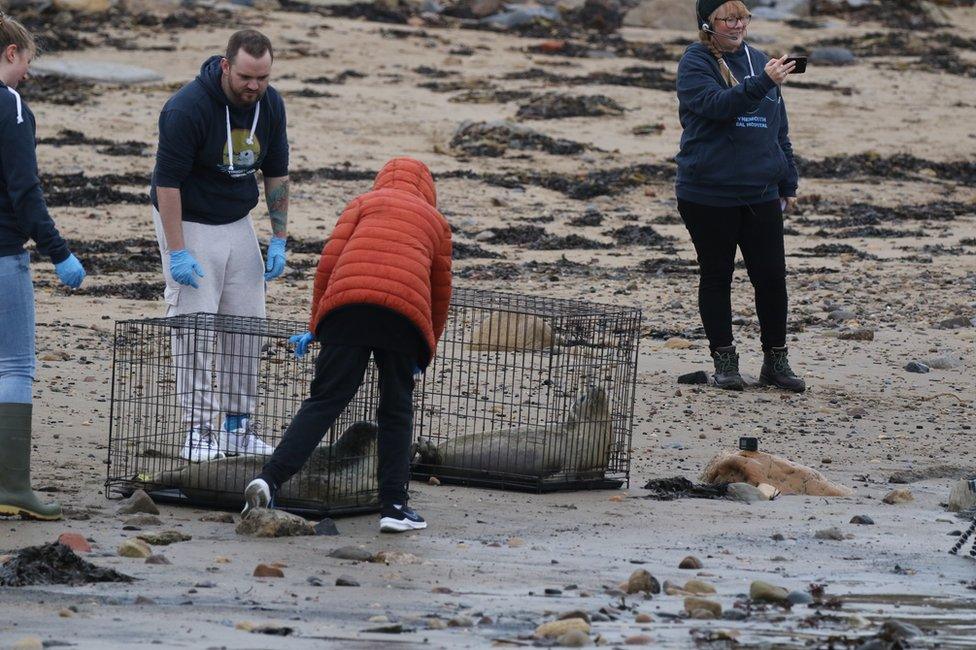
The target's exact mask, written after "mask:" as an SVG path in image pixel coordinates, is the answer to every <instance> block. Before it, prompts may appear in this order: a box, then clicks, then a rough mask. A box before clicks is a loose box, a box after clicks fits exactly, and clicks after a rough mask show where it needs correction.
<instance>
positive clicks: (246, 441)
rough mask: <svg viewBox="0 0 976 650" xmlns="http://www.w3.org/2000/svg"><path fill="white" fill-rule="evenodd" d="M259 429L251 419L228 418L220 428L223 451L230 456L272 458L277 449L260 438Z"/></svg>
mask: <svg viewBox="0 0 976 650" xmlns="http://www.w3.org/2000/svg"><path fill="white" fill-rule="evenodd" d="M235 424H236V425H237V426H235ZM231 427H233V428H231ZM258 428H259V425H258V423H257V422H256V421H255V422H252V420H251V418H248V417H242V418H231V417H228V418H227V419H226V420H224V425H223V426H222V427H220V437H221V441H220V449H221V451H223V452H224V453H226V454H227V455H228V456H236V455H237V454H248V455H251V456H270V455H271V454H273V453H274V450H275V448H274V447H272V446H271V445H269V444H268V443H266V442H265V441H264V440H262V439H261V438H260V437H258Z"/></svg>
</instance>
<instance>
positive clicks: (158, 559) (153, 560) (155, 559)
mask: <svg viewBox="0 0 976 650" xmlns="http://www.w3.org/2000/svg"><path fill="white" fill-rule="evenodd" d="M146 564H160V565H163V564H172V562H170V561H169V558H168V557H166V556H165V555H150V556H149V557H147V558H146Z"/></svg>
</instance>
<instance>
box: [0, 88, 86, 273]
mask: <svg viewBox="0 0 976 650" xmlns="http://www.w3.org/2000/svg"><path fill="white" fill-rule="evenodd" d="M36 130H37V125H36V123H35V122H34V114H33V113H32V112H31V110H30V109H29V108H27V103H26V102H24V101H23V100H22V99H21V98H20V95H19V94H17V92H16V91H15V90H13V89H12V88H8V87H7V86H5V85H4V84H3V83H2V82H0V257H2V256H6V255H17V254H19V253H22V252H23V251H24V244H25V243H27V240H28V239H33V240H34V242H35V243H36V244H37V248H38V250H39V251H41V253H43V254H45V255H47V256H48V257H50V258H51V261H52V262H54V263H55V264H57V263H59V262H63V261H64V260H65V259H67V257H68V255H70V252H69V251H68V245H67V244H65V243H64V240H63V239H61V235H60V234H59V233H58V229H57V227H55V225H54V220H53V219H51V215H50V214H48V211H47V205H46V204H45V203H44V194H43V193H42V192H41V181H40V179H38V177H37V154H36V152H35V151H34V149H35V148H36V146H37V141H36V139H35V133H36Z"/></svg>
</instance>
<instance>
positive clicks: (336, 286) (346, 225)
mask: <svg viewBox="0 0 976 650" xmlns="http://www.w3.org/2000/svg"><path fill="white" fill-rule="evenodd" d="M436 206H437V192H436V190H435V188H434V178H433V176H431V173H430V170H429V169H427V166H426V165H424V164H423V163H422V162H420V161H418V160H414V159H412V158H394V159H393V160H391V161H389V162H388V163H386V165H384V166H383V169H381V170H380V173H379V174H377V176H376V181H375V182H374V183H373V191H371V192H367V193H366V194H362V195H360V196H358V197H356V198H355V199H353V200H352V201H350V202H349V204H348V205H347V206H346V208H345V210H343V212H342V216H340V217H339V221H338V222H337V223H336V226H335V229H334V230H333V231H332V235H331V236H330V237H329V239H328V240H327V241H326V242H325V246H324V247H323V249H322V257H321V259H320V260H319V265H318V269H317V270H316V272H315V285H314V288H313V290H312V315H311V318H310V319H309V331H310V332H315V331H316V330H317V328H318V326H319V324H320V323H321V322H322V319H323V318H324V317H325V316H326V315H327V314H328V313H330V312H332V311H333V310H335V309H338V308H340V307H345V306H347V305H361V304H368V305H377V306H380V307H385V308H387V309H390V310H392V311H394V312H396V313H398V314H400V315H402V316H405V317H406V318H407V319H408V320H409V321H410V322H411V323H413V325H414V326H415V327H416V328H417V330H418V331H419V332H420V333H421V334H422V335H423V338H424V340H425V341H426V343H427V347H428V348H429V351H430V354H429V356H428V360H429V359H431V358H433V356H434V352H435V350H436V349H437V341H438V340H439V339H440V336H441V334H442V333H443V332H444V325H445V323H446V322H447V308H448V305H449V303H450V300H451V227H450V225H449V224H448V223H447V219H445V218H444V216H443V215H442V214H441V213H440V212H438V211H437V207H436Z"/></svg>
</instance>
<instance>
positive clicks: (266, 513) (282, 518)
mask: <svg viewBox="0 0 976 650" xmlns="http://www.w3.org/2000/svg"><path fill="white" fill-rule="evenodd" d="M234 530H235V532H236V533H237V534H238V535H248V536H251V537H295V536H299V535H314V534H315V528H314V527H313V526H312V524H310V523H309V522H308V521H307V520H305V519H304V518H302V517H299V516H298V515H293V514H291V513H290V512H285V511H284V510H276V509H269V508H254V509H252V510H251V511H249V512H248V513H247V515H246V516H244V517H242V518H241V523H239V524H237V528H235V529H234Z"/></svg>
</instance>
